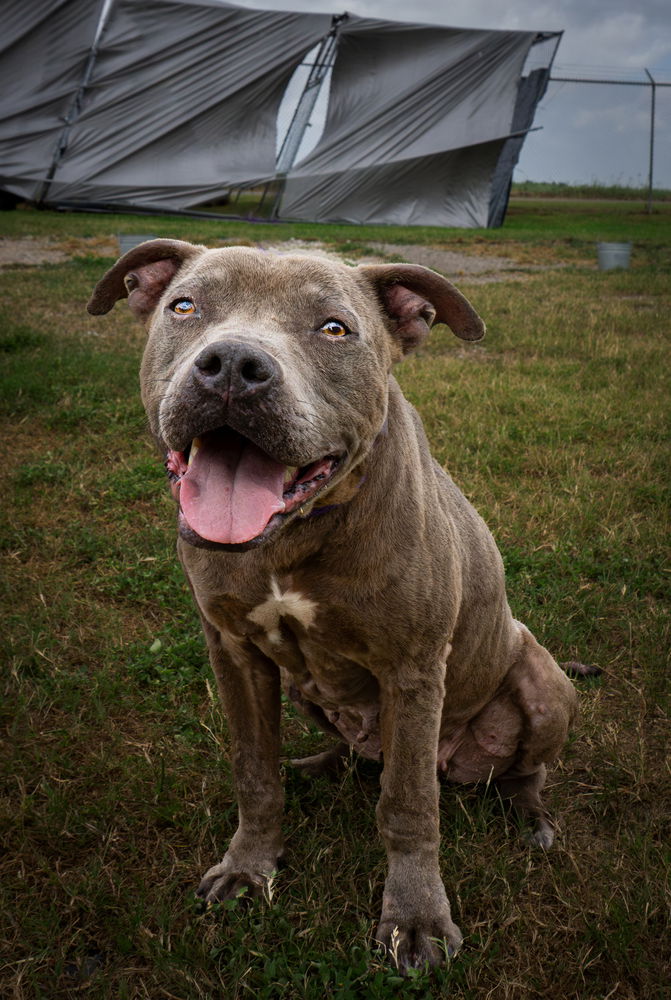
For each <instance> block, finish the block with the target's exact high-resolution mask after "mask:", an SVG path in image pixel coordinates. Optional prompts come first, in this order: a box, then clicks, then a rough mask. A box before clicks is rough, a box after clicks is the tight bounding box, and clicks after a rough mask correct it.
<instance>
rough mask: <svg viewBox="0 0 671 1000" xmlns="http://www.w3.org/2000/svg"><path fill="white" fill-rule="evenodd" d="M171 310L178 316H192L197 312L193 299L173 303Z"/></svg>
mask: <svg viewBox="0 0 671 1000" xmlns="http://www.w3.org/2000/svg"><path fill="white" fill-rule="evenodd" d="M170 308H171V309H172V311H173V312H174V313H177V315H178V316H192V315H193V313H195V311H196V307H195V305H194V304H193V302H192V301H191V299H177V301H176V302H173V303H172V305H171V306H170Z"/></svg>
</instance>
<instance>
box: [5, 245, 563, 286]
mask: <svg viewBox="0 0 671 1000" xmlns="http://www.w3.org/2000/svg"><path fill="white" fill-rule="evenodd" d="M221 243H224V244H227V243H228V241H225V240H222V241H221ZM258 246H260V247H262V248H263V249H268V250H270V249H273V250H277V251H278V252H280V253H313V254H315V253H316V254H319V255H324V256H327V257H332V258H335V259H337V260H345V261H347V262H348V263H352V264H364V263H365V264H374V263H384V262H386V261H389V260H390V259H391V260H404V261H408V262H410V263H413V264H424V265H425V266H426V267H432V268H433V269H434V270H436V271H440V272H442V273H443V274H446V275H449V276H452V277H458V278H460V279H461V280H462V281H464V282H465V283H469V284H480V283H485V282H487V283H488V282H494V281H504V280H510V279H517V280H522V279H524V278H525V277H526V276H527V274H528V273H529V272H530V271H540V270H547V266H540V265H533V266H529V265H524V267H523V268H522V267H521V265H520V264H519V263H517V262H515V261H514V260H511V259H510V258H508V257H499V256H494V255H490V254H487V255H482V254H479V255H477V256H476V255H474V254H466V253H461V252H456V251H454V250H445V249H442V248H441V247H432V246H426V245H415V244H398V243H369V244H367V249H370V250H373V251H374V252H373V253H372V254H371V253H364V254H363V255H357V256H356V257H352V256H350V255H348V254H347V253H338V252H337V251H336V250H335V249H334V248H333V247H329V246H328V245H327V244H325V243H320V242H318V241H315V240H285V241H280V242H270V241H264V242H263V243H259V244H258ZM118 254H119V242H118V239H117V238H116V237H109V238H106V237H78V238H71V239H67V240H59V241H55V240H49V239H44V238H39V237H32V236H25V237H21V238H18V239H7V238H0V269H1V268H6V267H16V266H17V265H19V266H22V267H36V266H38V265H40V264H61V263H63V262H64V261H66V260H70V259H71V258H73V257H78V256H82V255H93V256H96V257H116V256H118ZM555 266H556V265H555Z"/></svg>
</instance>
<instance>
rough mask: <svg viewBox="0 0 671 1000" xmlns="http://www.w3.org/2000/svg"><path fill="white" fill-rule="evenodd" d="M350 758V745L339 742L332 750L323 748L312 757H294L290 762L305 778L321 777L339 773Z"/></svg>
mask: <svg viewBox="0 0 671 1000" xmlns="http://www.w3.org/2000/svg"><path fill="white" fill-rule="evenodd" d="M348 758H349V747H348V746H347V744H346V743H338V744H337V745H336V746H334V747H331V749H330V750H323V751H322V752H321V753H316V754H314V756H312V757H300V758H294V759H292V760H290V761H289V763H290V764H291V766H292V767H293V768H294V770H296V771H298V773H299V774H302V775H303V777H304V778H319V777H321V776H322V775H323V774H326V775H335V774H339V773H340V771H343V770H344V769H345V767H346V765H347V760H348Z"/></svg>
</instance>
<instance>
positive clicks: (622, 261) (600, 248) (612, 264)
mask: <svg viewBox="0 0 671 1000" xmlns="http://www.w3.org/2000/svg"><path fill="white" fill-rule="evenodd" d="M596 252H597V255H598V257H599V270H600V271H612V270H614V269H615V268H616V267H621V268H624V269H625V270H626V269H627V268H628V267H629V258H630V257H631V243H597V245H596Z"/></svg>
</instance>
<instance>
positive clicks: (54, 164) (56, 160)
mask: <svg viewBox="0 0 671 1000" xmlns="http://www.w3.org/2000/svg"><path fill="white" fill-rule="evenodd" d="M113 4H114V0H103V2H102V7H101V10H100V17H99V18H98V24H97V26H96V32H95V35H94V36H93V42H92V44H91V49H90V51H89V54H88V58H87V60H86V65H85V67H84V72H83V74H82V78H81V80H80V82H79V86H78V87H77V90H76V91H75V96H74V97H73V99H72V103H71V104H70V107H69V108H68V111H67V113H66V115H65V117H64V118H63V122H64V125H63V128H62V130H61V133H60V135H59V136H58V141H57V143H56V148H55V149H54V155H53V157H52V160H51V165H50V166H49V170H48V171H47V175H46V177H45V178H44V180H43V181H42V183H41V185H40V187H39V190H38V192H37V196H36V198H35V201H36V202H37V206H38V208H41V207H42V206H43V205H44V203H45V201H46V200H47V195H48V194H49V188H50V187H51V183H52V181H53V179H54V176H55V174H56V171H57V170H58V166H59V164H60V162H61V160H62V159H63V156H64V155H65V151H66V149H67V148H68V142H69V140H70V131H71V129H72V126H73V125H74V123H75V122H76V121H77V119H78V118H79V115H80V113H81V110H82V103H83V100H84V94H85V92H86V89H87V87H88V85H89V83H90V82H91V77H92V75H93V68H94V66H95V63H96V59H97V58H98V51H99V48H100V39H101V38H102V34H103V31H104V30H105V28H106V27H107V22H108V20H109V15H110V12H111V10H112V5H113Z"/></svg>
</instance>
